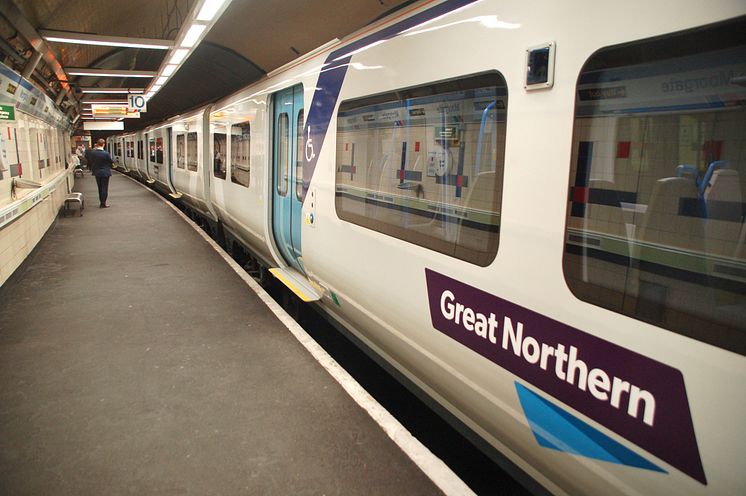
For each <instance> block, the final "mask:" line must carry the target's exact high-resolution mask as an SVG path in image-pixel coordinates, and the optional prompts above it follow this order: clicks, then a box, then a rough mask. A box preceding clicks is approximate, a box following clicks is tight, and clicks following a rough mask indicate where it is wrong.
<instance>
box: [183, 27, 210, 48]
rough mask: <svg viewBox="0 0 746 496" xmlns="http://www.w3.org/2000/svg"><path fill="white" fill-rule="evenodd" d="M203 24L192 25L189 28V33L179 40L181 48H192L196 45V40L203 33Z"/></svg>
mask: <svg viewBox="0 0 746 496" xmlns="http://www.w3.org/2000/svg"><path fill="white" fill-rule="evenodd" d="M206 27H207V26H205V25H204V24H192V27H190V28H189V31H187V33H186V34H185V35H184V39H183V40H181V46H183V47H186V48H192V47H193V46H194V45H196V44H197V40H199V37H200V36H201V35H202V33H203V32H204V31H205V28H206Z"/></svg>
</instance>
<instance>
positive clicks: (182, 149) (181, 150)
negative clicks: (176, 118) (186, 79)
mask: <svg viewBox="0 0 746 496" xmlns="http://www.w3.org/2000/svg"><path fill="white" fill-rule="evenodd" d="M176 167H178V168H179V169H184V168H186V136H185V135H184V133H179V134H177V135H176Z"/></svg>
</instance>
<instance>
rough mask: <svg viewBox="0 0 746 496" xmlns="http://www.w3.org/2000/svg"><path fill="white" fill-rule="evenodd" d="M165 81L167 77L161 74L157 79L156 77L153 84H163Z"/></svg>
mask: <svg viewBox="0 0 746 496" xmlns="http://www.w3.org/2000/svg"><path fill="white" fill-rule="evenodd" d="M166 81H168V78H167V77H166V76H161V77H159V78H158V79H156V81H155V84H159V85H161V86H163V85H164V84H165V83H166Z"/></svg>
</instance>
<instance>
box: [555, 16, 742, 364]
mask: <svg viewBox="0 0 746 496" xmlns="http://www.w3.org/2000/svg"><path fill="white" fill-rule="evenodd" d="M745 32H746V20H743V19H741V20H738V21H735V22H727V23H721V24H717V25H713V26H709V27H706V28H702V29H698V30H695V31H688V32H684V33H676V34H672V35H669V36H665V37H662V38H656V39H652V40H643V41H640V42H636V43H631V44H625V45H622V46H618V47H610V48H605V49H603V50H600V51H598V52H596V53H595V54H594V55H593V56H592V57H591V58H590V59H589V60H588V61H587V62H586V64H585V66H584V67H583V70H582V72H581V74H580V77H579V79H578V83H577V94H576V105H575V126H574V133H573V145H572V164H571V165H572V170H571V176H570V194H569V199H568V200H569V206H568V214H567V226H566V241H565V256H564V262H563V264H564V274H565V279H566V281H567V284H568V286H569V288H570V289H571V290H572V292H573V293H574V294H575V295H576V296H577V297H578V298H580V299H582V300H584V301H587V302H590V303H593V304H595V305H598V306H601V307H604V308H608V309H610V310H613V311H615V312H619V313H622V314H625V315H628V316H630V317H633V318H635V319H638V320H642V321H645V322H649V323H651V324H654V325H657V326H660V327H663V328H666V329H669V330H672V331H674V332H678V333H680V334H683V335H686V336H689V337H693V338H695V339H698V340H701V341H704V342H707V343H710V344H714V345H716V346H720V347H722V348H725V349H728V350H731V351H735V352H737V353H740V354H746V247H744V240H745V239H746V225H744V215H745V214H746V204H745V203H744V193H746V86H745V84H744V76H745V75H746V43H745V40H746V38H744V36H743V33H745Z"/></svg>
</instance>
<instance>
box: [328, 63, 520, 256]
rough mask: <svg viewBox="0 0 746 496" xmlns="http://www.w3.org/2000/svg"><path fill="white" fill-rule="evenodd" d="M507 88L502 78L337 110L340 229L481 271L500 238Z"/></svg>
mask: <svg viewBox="0 0 746 496" xmlns="http://www.w3.org/2000/svg"><path fill="white" fill-rule="evenodd" d="M507 103H508V96H507V88H506V85H505V80H504V79H503V77H502V76H501V75H500V74H498V73H489V74H482V75H478V76H473V77H469V78H464V79H460V80H454V81H446V82H440V83H433V84H430V85H426V86H420V87H417V88H413V89H407V90H401V91H397V92H392V93H387V94H383V95H377V96H373V97H367V98H363V99H360V100H353V101H347V102H343V103H342V105H341V107H340V110H339V114H338V116H337V163H336V210H337V215H339V217H340V218H341V219H343V220H346V221H349V222H354V223H355V224H359V225H361V226H363V227H366V228H369V229H373V230H376V231H379V232H382V233H384V234H387V235H389V236H394V237H396V238H399V239H402V240H404V241H408V242H410V243H414V244H417V245H420V246H424V247H426V248H429V249H432V250H435V251H438V252H440V253H444V254H447V255H450V256H453V257H456V258H459V259H462V260H466V261H468V262H471V263H474V264H477V265H481V266H486V265H488V264H489V263H491V262H492V260H494V258H495V255H496V254H497V245H498V238H499V233H500V204H501V199H502V179H503V162H504V154H505V115H506V109H507Z"/></svg>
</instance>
